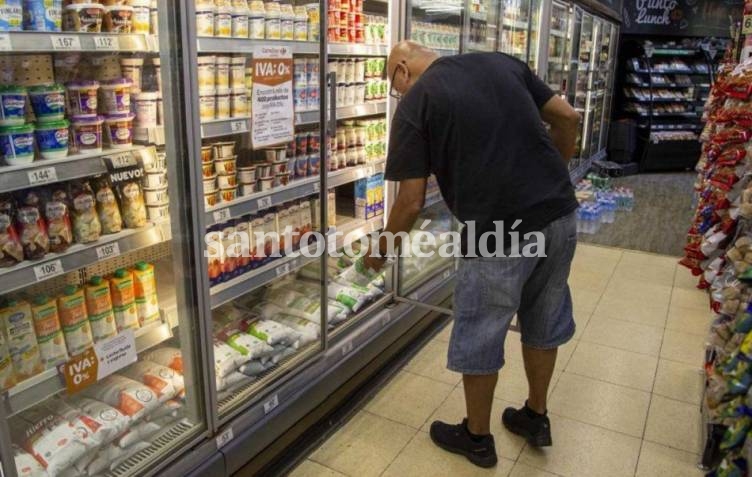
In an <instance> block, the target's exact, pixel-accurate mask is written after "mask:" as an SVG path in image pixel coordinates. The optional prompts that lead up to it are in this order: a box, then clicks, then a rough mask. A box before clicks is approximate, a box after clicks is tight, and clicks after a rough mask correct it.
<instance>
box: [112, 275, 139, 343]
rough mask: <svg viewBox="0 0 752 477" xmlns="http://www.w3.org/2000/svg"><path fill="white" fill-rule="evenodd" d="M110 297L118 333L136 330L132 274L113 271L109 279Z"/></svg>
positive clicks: (136, 317)
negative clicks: (131, 329)
mask: <svg viewBox="0 0 752 477" xmlns="http://www.w3.org/2000/svg"><path fill="white" fill-rule="evenodd" d="M110 295H111V296H112V310H113V311H114V312H115V324H116V325H117V330H118V332H120V331H123V330H125V329H128V328H133V329H134V330H135V329H137V328H138V327H139V324H138V313H137V311H136V295H135V290H134V289H133V274H132V273H131V272H129V271H128V270H126V269H124V268H118V269H117V270H115V273H114V274H113V275H112V277H110Z"/></svg>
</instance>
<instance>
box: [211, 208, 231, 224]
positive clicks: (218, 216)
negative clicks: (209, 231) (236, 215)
mask: <svg viewBox="0 0 752 477" xmlns="http://www.w3.org/2000/svg"><path fill="white" fill-rule="evenodd" d="M213 215H214V222H216V223H218V224H219V223H222V222H227V221H228V220H230V209H222V210H218V211H216V212H214V214H213Z"/></svg>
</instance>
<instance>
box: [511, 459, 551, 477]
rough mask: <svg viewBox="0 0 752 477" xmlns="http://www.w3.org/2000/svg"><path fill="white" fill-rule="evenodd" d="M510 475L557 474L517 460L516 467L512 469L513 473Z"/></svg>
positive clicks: (541, 476)
mask: <svg viewBox="0 0 752 477" xmlns="http://www.w3.org/2000/svg"><path fill="white" fill-rule="evenodd" d="M509 477H556V474H552V473H551V472H546V471H545V470H540V469H536V468H535V467H530V466H529V465H526V464H523V463H521V462H517V463H516V464H514V468H513V469H512V473H511V474H509Z"/></svg>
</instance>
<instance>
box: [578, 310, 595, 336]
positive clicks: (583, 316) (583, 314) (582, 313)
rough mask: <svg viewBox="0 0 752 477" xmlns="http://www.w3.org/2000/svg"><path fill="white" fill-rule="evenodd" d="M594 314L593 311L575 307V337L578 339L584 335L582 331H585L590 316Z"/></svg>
mask: <svg viewBox="0 0 752 477" xmlns="http://www.w3.org/2000/svg"><path fill="white" fill-rule="evenodd" d="M591 316H593V312H592V311H586V310H581V309H579V308H575V309H574V324H575V326H576V328H575V330H574V339H576V340H578V339H580V338H581V337H582V333H584V332H585V328H587V325H588V323H590V317H591Z"/></svg>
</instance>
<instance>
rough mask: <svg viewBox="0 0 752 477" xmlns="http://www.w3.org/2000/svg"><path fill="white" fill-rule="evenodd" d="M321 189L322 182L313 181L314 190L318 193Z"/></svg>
mask: <svg viewBox="0 0 752 477" xmlns="http://www.w3.org/2000/svg"><path fill="white" fill-rule="evenodd" d="M320 190H321V184H319V182H318V181H316V182H314V183H313V191H314V192H317V193H318V191H320Z"/></svg>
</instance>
